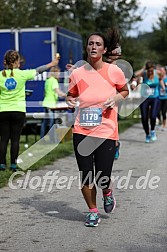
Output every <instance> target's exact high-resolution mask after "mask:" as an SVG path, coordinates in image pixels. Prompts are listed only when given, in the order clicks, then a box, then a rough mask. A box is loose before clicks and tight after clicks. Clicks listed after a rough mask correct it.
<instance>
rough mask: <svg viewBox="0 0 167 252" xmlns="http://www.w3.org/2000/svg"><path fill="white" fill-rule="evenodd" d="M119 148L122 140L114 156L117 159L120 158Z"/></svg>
mask: <svg viewBox="0 0 167 252" xmlns="http://www.w3.org/2000/svg"><path fill="white" fill-rule="evenodd" d="M119 149H120V142H118V145H117V146H116V147H115V156H114V159H115V160H117V159H118V158H119Z"/></svg>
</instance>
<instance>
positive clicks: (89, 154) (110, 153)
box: [73, 133, 115, 189]
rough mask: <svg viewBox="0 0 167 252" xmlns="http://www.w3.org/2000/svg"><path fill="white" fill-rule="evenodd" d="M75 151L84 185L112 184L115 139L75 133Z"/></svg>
mask: <svg viewBox="0 0 167 252" xmlns="http://www.w3.org/2000/svg"><path fill="white" fill-rule="evenodd" d="M73 144H74V151H75V156H76V160H77V164H78V167H79V171H80V176H81V182H82V184H83V185H91V184H92V183H93V182H96V184H97V186H98V187H100V188H102V189H106V188H109V186H110V181H111V172H112V166H113V162H114V156H115V140H111V139H104V138H96V137H90V136H85V135H81V134H76V133H74V134H73Z"/></svg>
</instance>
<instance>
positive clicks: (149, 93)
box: [146, 88, 155, 96]
mask: <svg viewBox="0 0 167 252" xmlns="http://www.w3.org/2000/svg"><path fill="white" fill-rule="evenodd" d="M146 92H147V95H148V96H150V95H154V94H155V88H148V89H146Z"/></svg>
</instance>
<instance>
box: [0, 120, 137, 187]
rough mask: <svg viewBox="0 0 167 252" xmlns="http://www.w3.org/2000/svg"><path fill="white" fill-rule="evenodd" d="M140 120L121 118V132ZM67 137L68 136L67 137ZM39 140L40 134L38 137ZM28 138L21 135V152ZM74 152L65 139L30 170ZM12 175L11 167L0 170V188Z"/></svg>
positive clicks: (31, 141) (31, 139)
mask: <svg viewBox="0 0 167 252" xmlns="http://www.w3.org/2000/svg"><path fill="white" fill-rule="evenodd" d="M138 122H140V119H134V118H131V117H128V118H126V119H121V120H119V132H120V133H121V132H123V131H125V130H126V129H127V128H129V127H131V126H132V125H133V124H135V123H138ZM65 139H66V137H65ZM37 140H39V136H38V139H37ZM25 143H26V138H25V136H21V139H20V154H21V153H22V152H23V151H25V147H24V145H25ZM28 144H29V147H30V146H31V145H33V144H34V136H31V135H30V136H29V137H28ZM9 147H10V146H8V153H7V164H8V165H9V160H10V156H9ZM72 153H73V145H72V140H68V141H67V140H65V141H63V142H62V143H60V144H59V145H58V146H57V147H56V148H55V149H53V150H52V151H51V152H50V153H49V154H47V155H46V156H45V157H43V158H42V159H40V160H39V161H38V162H37V163H35V164H34V165H33V166H31V167H30V168H29V170H37V169H42V167H44V166H45V165H48V164H52V163H53V162H54V161H56V160H57V159H59V158H63V157H65V156H68V155H70V154H72ZM11 175H12V172H11V171H10V170H9V169H6V170H5V171H0V188H2V187H4V186H5V185H7V183H8V180H9V177H10V176H11Z"/></svg>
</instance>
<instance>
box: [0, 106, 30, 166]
mask: <svg viewBox="0 0 167 252" xmlns="http://www.w3.org/2000/svg"><path fill="white" fill-rule="evenodd" d="M24 122H25V113H24V112H15V111H11V112H0V137H1V139H0V164H6V152H7V145H8V142H9V139H10V140H11V147H10V159H11V160H10V161H11V164H16V161H17V157H18V153H19V141H20V135H21V131H22V128H23V125H24Z"/></svg>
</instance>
